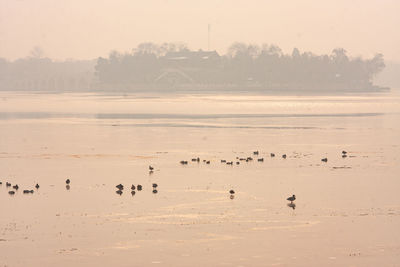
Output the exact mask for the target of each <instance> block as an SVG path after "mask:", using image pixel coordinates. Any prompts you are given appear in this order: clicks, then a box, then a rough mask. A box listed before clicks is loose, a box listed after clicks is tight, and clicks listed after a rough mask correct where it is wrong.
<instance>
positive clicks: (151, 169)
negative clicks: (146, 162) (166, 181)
mask: <svg viewBox="0 0 400 267" xmlns="http://www.w3.org/2000/svg"><path fill="white" fill-rule="evenodd" d="M253 156H259V151H254V152H253ZM270 157H275V153H270ZM346 157H347V151H344V150H343V151H342V158H346ZM282 158H283V159H286V158H287V155H286V154H282ZM253 160H254V159H253V157H251V156H249V157H244V158H240V157H236V161H235V164H236V165H239V164H240V162H241V161H245V162H249V161H253ZM191 161H192V162H198V163H199V162H200V158H199V157H197V158H192V160H191ZM257 161H258V162H264V158H257ZM321 161H322V162H328V158H322V159H321ZM203 162H204V163H205V164H210V163H211V161H210V160H203ZM221 163H225V164H227V165H233V164H234V161H227V160H225V159H221ZM180 164H182V165H187V164H188V161H187V160H181V161H180ZM153 172H154V167H153V166H151V165H150V166H149V173H150V174H152V173H153ZM70 183H71V180H70V179H67V180H66V181H65V184H66V189H67V190H69V189H70ZM2 184H3V183H2V182H1V181H0V185H2ZM6 187H7V188H9V187H12V190H10V191H8V194H10V195H15V193H16V192H17V191H18V189H19V186H18V184H15V185H12V184H11V183H9V182H6ZM152 187H153V191H152V192H153V194H157V193H158V190H157V187H158V184H156V183H153V184H152ZM39 188H40V186H39V184H36V185H35V189H36V190H38V189H39ZM116 188H117V189H118V190H117V191H116V193H117V194H118V195H122V194H123V190H124V185H122V184H118V185H116ZM130 189H131V194H132V196H134V195H135V194H136V190H137V191H142V190H143V186H142V185H141V184H138V185H134V184H132V185H131V188H130ZM34 192H35V191H34V190H33V189H25V190H23V193H24V194H33V193H34ZM229 194H230V198H231V199H233V198H234V195H235V191H234V190H233V189H230V190H229ZM286 200H287V201H290V203H289V204H288V206H289V207H290V208H293V209H295V207H296V205H295V204H294V203H293V202H294V201H295V200H296V196H295V195H292V196H291V197H288V198H287V199H286Z"/></svg>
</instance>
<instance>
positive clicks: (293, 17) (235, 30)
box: [0, 0, 400, 61]
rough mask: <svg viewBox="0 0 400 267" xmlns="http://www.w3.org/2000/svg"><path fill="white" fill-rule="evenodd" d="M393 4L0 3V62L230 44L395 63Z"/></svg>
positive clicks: (361, 0)
mask: <svg viewBox="0 0 400 267" xmlns="http://www.w3.org/2000/svg"><path fill="white" fill-rule="evenodd" d="M399 14H400V1H398V0H351V1H349V0H332V1H331V0H324V1H322V0H291V1H289V0H281V1H278V0H276V1H272V0H202V1H198V0H196V1H192V0H146V1H142V0H140V1H139V0H84V1H81V0H0V57H5V58H8V59H15V58H20V57H26V56H28V55H29V51H30V50H31V49H32V48H33V47H34V46H40V47H41V48H42V49H43V51H44V54H45V56H47V57H51V58H55V59H67V58H74V59H92V58H97V57H98V56H107V55H108V53H109V52H110V51H111V50H113V49H115V50H118V51H121V52H129V51H131V49H132V48H134V47H136V46H137V44H139V43H141V42H147V41H150V42H155V43H162V42H184V43H186V44H188V46H189V47H190V48H191V49H200V48H201V49H204V50H206V49H207V25H208V24H211V49H212V50H214V49H215V50H217V51H218V52H219V53H225V52H226V50H227V48H228V47H229V45H230V44H231V43H233V42H235V41H241V42H246V43H255V44H262V43H268V44H276V45H278V46H280V47H281V48H282V49H283V51H284V52H286V53H290V52H291V51H292V49H293V48H294V47H297V48H299V49H300V50H301V51H312V52H315V53H317V54H330V52H331V51H332V49H334V48H336V47H344V48H345V49H346V50H347V51H348V52H349V54H350V55H352V56H358V55H361V56H364V57H371V56H373V55H374V54H375V53H377V52H380V53H383V54H384V55H385V59H386V60H395V61H400V33H399V32H400V30H399V26H400V16H399Z"/></svg>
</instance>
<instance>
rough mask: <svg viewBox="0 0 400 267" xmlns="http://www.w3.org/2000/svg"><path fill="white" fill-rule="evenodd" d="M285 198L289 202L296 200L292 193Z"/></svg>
mask: <svg viewBox="0 0 400 267" xmlns="http://www.w3.org/2000/svg"><path fill="white" fill-rule="evenodd" d="M286 200H288V201H290V203H293V201H295V200H296V196H295V195H293V196H291V197H288V198H287V199H286Z"/></svg>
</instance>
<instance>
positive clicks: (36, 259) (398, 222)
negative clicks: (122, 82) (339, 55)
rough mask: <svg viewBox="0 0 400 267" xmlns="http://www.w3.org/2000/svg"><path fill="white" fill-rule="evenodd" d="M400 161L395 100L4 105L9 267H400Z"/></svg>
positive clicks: (0, 195) (36, 101) (2, 157)
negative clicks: (120, 190) (137, 187)
mask: <svg viewBox="0 0 400 267" xmlns="http://www.w3.org/2000/svg"><path fill="white" fill-rule="evenodd" d="M255 151H258V155H255V154H254V153H253V152H255ZM342 151H346V152H347V154H346V156H345V157H343V153H342ZM271 153H274V154H275V157H271ZM284 154H286V155H287V157H286V159H284V158H283V157H282V155H284ZM248 157H252V158H253V160H247V161H246V160H243V159H247V158H248ZM197 158H199V159H200V160H199V162H197V160H196V161H192V159H197ZM323 158H327V162H323V161H321V159H323ZM241 159H242V160H241ZM259 159H260V160H259ZM261 159H263V161H261ZM203 160H205V161H209V164H207V162H204V161H203ZM221 160H226V161H228V162H230V161H232V162H233V164H232V165H228V164H226V163H225V162H221ZM399 160H400V95H398V94H394V93H388V94H370V95H347V96H340V95H339V96H268V95H250V94H248V95H234V94H233V95H218V94H209V95H201V94H196V95H179V94H176V95H172V94H161V95H156V94H95V93H64V94H46V93H42V94H41V93H23V92H21V93H15V92H0V182H2V184H1V185H0V210H1V216H0V266H1V267H3V266H9V267H14V266H17V267H19V266H21V267H22V266H24V267H25V266H57V267H62V266H290V265H294V264H295V265H296V266H399V262H400V231H399V229H398V228H399V226H400V199H399V198H398V197H397V193H398V191H399V188H400V180H399V178H400V164H399V162H400V161H399ZM181 161H188V163H187V164H181V163H180V162H181ZM237 162H238V163H237ZM149 165H151V166H152V167H154V170H153V172H149ZM66 179H70V181H71V183H70V185H69V187H68V188H67V187H66V182H65V181H66ZM6 182H10V183H11V184H12V185H15V184H18V185H19V189H18V190H14V189H13V188H12V187H7V185H6ZM36 183H38V184H39V185H40V188H39V189H35V188H34V186H35V185H36ZM153 183H157V184H158V187H157V192H153V186H152V184H153ZM118 184H123V185H124V190H122V194H116V191H117V190H118V189H117V188H116V187H115V186H116V185H118ZM132 184H134V185H136V186H137V185H138V184H140V185H142V186H143V189H142V190H141V191H138V190H137V189H136V190H135V193H134V194H132V193H131V189H130V188H131V185H132ZM31 189H32V190H34V193H33V194H32V193H29V194H24V193H23V190H31ZM231 189H232V190H234V191H235V194H233V195H231V194H230V193H229V191H230V190H231ZM11 190H13V191H15V194H14V195H10V194H9V193H8V192H9V191H11ZM293 194H295V195H296V200H295V201H294V204H295V205H288V204H289V203H290V202H288V201H287V200H286V199H287V198H288V197H290V196H292V195H293Z"/></svg>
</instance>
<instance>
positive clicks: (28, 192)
mask: <svg viewBox="0 0 400 267" xmlns="http://www.w3.org/2000/svg"><path fill="white" fill-rule="evenodd" d="M23 193H24V194H33V190H24V191H23Z"/></svg>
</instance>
